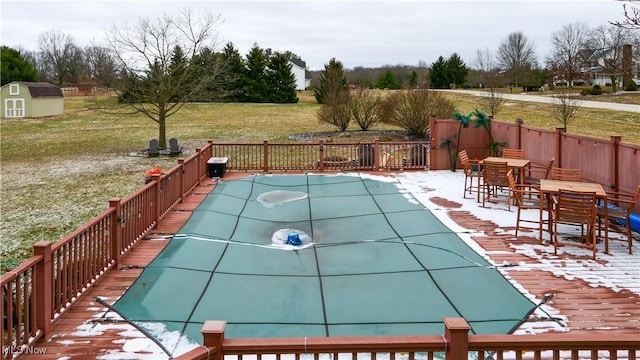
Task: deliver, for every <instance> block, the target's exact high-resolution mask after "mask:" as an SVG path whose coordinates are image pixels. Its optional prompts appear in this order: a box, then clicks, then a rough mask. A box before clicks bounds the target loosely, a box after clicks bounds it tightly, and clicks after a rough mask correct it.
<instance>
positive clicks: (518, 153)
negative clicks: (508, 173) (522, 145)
mask: <svg viewBox="0 0 640 360" xmlns="http://www.w3.org/2000/svg"><path fill="white" fill-rule="evenodd" d="M502 157H503V158H509V159H524V150H521V149H509V148H506V149H502Z"/></svg>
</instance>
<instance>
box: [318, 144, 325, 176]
mask: <svg viewBox="0 0 640 360" xmlns="http://www.w3.org/2000/svg"><path fill="white" fill-rule="evenodd" d="M318 152H319V153H320V154H319V156H320V159H318V161H319V162H318V165H319V169H318V171H320V172H323V171H324V140H320V142H319V143H318Z"/></svg>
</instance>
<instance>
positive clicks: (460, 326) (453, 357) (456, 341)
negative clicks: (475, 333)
mask: <svg viewBox="0 0 640 360" xmlns="http://www.w3.org/2000/svg"><path fill="white" fill-rule="evenodd" d="M442 320H443V321H444V339H445V341H446V342H447V343H446V344H445V349H446V350H445V359H446V360H467V359H468V353H469V329H470V328H471V327H470V326H469V324H468V323H467V321H466V320H465V319H463V318H444V319H442Z"/></svg>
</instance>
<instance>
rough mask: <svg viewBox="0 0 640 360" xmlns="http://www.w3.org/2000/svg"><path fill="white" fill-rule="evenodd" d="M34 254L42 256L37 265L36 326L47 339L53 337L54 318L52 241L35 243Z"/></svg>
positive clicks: (35, 277)
mask: <svg viewBox="0 0 640 360" xmlns="http://www.w3.org/2000/svg"><path fill="white" fill-rule="evenodd" d="M33 254H34V255H36V256H42V259H41V260H40V261H38V263H37V264H36V265H35V268H34V271H35V274H34V279H35V288H34V290H35V297H36V309H35V312H36V314H35V316H36V327H37V328H38V329H40V330H41V331H42V336H43V338H44V339H45V340H49V339H50V338H51V335H52V334H51V327H52V326H51V320H52V319H53V310H52V309H53V269H52V268H51V267H52V266H53V264H52V261H51V242H50V241H38V242H37V243H35V244H33Z"/></svg>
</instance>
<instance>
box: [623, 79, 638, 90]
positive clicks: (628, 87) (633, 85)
mask: <svg viewBox="0 0 640 360" xmlns="http://www.w3.org/2000/svg"><path fill="white" fill-rule="evenodd" d="M624 90H625V91H637V90H638V84H636V82H635V81H633V80H631V81H629V82H628V83H627V85H625V87H624Z"/></svg>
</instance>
